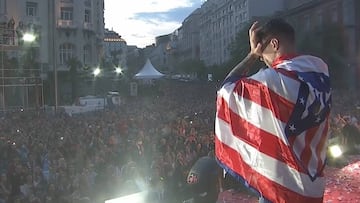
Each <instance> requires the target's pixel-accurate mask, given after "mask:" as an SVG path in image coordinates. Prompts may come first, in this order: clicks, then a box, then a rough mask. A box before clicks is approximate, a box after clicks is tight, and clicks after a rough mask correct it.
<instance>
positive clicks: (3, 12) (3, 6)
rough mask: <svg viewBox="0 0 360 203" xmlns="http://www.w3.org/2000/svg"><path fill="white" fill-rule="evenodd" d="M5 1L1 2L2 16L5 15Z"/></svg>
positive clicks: (0, 11)
mask: <svg viewBox="0 0 360 203" xmlns="http://www.w3.org/2000/svg"><path fill="white" fill-rule="evenodd" d="M5 11H6V9H5V0H0V14H5Z"/></svg>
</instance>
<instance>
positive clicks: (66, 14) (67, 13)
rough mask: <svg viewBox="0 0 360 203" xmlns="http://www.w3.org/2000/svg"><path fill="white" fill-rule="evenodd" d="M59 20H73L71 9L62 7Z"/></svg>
mask: <svg viewBox="0 0 360 203" xmlns="http://www.w3.org/2000/svg"><path fill="white" fill-rule="evenodd" d="M60 15H61V16H60V17H61V20H73V8H72V7H62V8H61V14H60Z"/></svg>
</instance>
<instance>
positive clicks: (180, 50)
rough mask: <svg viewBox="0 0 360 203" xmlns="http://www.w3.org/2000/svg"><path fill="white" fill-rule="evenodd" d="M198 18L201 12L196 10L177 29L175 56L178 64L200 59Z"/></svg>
mask: <svg viewBox="0 0 360 203" xmlns="http://www.w3.org/2000/svg"><path fill="white" fill-rule="evenodd" d="M200 16H201V10H200V9H199V8H198V9H196V10H195V11H194V12H192V13H191V14H190V15H189V16H188V17H186V18H185V20H184V21H183V22H182V26H181V27H180V28H179V29H178V32H177V34H178V36H177V38H176V39H177V45H176V51H177V52H176V54H177V61H178V62H180V63H181V62H182V61H186V60H192V59H195V60H199V59H200V27H199V25H200Z"/></svg>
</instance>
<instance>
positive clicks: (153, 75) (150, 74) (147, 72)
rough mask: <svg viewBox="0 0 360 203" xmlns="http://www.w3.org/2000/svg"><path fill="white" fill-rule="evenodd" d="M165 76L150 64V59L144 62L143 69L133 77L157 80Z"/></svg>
mask: <svg viewBox="0 0 360 203" xmlns="http://www.w3.org/2000/svg"><path fill="white" fill-rule="evenodd" d="M163 76H165V75H164V74H163V73H160V72H159V71H158V70H156V68H155V67H154V66H153V65H152V64H151V62H150V59H147V60H146V63H145V65H144V66H143V68H142V69H141V70H140V71H139V72H138V73H137V74H136V75H135V76H134V78H135V79H158V78H161V77H163Z"/></svg>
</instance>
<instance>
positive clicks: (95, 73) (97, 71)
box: [93, 68, 101, 77]
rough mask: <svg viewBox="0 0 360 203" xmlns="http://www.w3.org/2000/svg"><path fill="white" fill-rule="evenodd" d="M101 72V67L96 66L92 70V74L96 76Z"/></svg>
mask: <svg viewBox="0 0 360 203" xmlns="http://www.w3.org/2000/svg"><path fill="white" fill-rule="evenodd" d="M100 73H101V69H100V68H96V69H95V70H94V71H93V74H94V76H95V77H96V76H98V75H99V74H100Z"/></svg>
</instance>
